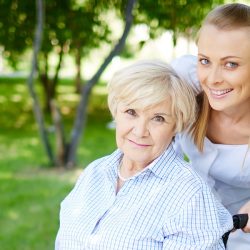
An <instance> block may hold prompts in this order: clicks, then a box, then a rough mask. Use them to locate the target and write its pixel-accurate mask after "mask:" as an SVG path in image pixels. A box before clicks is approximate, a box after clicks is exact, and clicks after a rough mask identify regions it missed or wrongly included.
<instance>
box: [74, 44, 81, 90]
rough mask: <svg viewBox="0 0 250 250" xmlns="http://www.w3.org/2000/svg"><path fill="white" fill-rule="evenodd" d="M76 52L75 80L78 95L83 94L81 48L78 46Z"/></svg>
mask: <svg viewBox="0 0 250 250" xmlns="http://www.w3.org/2000/svg"><path fill="white" fill-rule="evenodd" d="M77 47H78V48H77V51H76V80H75V87H76V93H80V92H81V46H80V45H78V46H77Z"/></svg>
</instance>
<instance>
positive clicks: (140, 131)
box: [133, 119, 149, 137]
mask: <svg viewBox="0 0 250 250" xmlns="http://www.w3.org/2000/svg"><path fill="white" fill-rule="evenodd" d="M133 133H134V134H135V135H136V136H137V137H144V136H148V135H149V130H148V124H147V122H146V121H145V120H143V119H138V120H137V121H136V122H135V123H134V127H133Z"/></svg>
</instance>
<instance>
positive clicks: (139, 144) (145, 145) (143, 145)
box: [129, 140, 150, 147]
mask: <svg viewBox="0 0 250 250" xmlns="http://www.w3.org/2000/svg"><path fill="white" fill-rule="evenodd" d="M129 141H130V142H131V143H133V144H134V145H136V146H139V147H148V146H150V145H149V144H141V143H137V142H135V141H132V140H129Z"/></svg>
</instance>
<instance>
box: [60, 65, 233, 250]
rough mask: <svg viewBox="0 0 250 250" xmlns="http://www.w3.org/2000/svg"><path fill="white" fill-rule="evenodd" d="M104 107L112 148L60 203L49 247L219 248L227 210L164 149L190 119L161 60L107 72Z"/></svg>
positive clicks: (187, 93) (184, 94) (179, 88)
mask: <svg viewBox="0 0 250 250" xmlns="http://www.w3.org/2000/svg"><path fill="white" fill-rule="evenodd" d="M108 104H109V108H110V111H111V113H112V115H113V118H114V120H115V122H116V142H117V147H118V149H117V150H115V151H114V152H113V153H112V154H111V155H108V156H105V157H103V158H100V159H98V160H96V161H94V162H92V163H91V164H90V165H89V166H88V167H87V168H86V169H85V170H84V172H83V173H82V175H81V176H80V177H79V179H78V181H77V183H76V186H75V187H74V189H73V190H72V191H71V193H70V194H69V195H68V196H67V197H66V198H65V199H64V201H63V202H62V204H61V211H60V228H59V231H58V234H57V239H56V249H57V250H59V249H60V250H63V249H64V250H69V249H70V250H72V249H75V250H76V249H77V250H79V249H95V250H97V249H100V250H105V249H106V250H122V249H124V250H125V249H126V250H128V249H145V250H146V249H171V250H172V249H185V250H187V249H195V250H197V249H224V246H223V242H222V240H221V237H222V235H223V234H224V233H225V232H226V231H228V230H229V229H230V228H231V227H232V219H231V216H230V214H229V213H228V212H227V210H226V209H225V208H224V207H222V206H221V205H220V204H219V203H218V202H217V200H216V199H215V198H214V196H213V195H212V194H211V192H210V189H209V188H208V186H207V185H206V184H205V182H203V181H202V179H201V178H200V177H199V176H198V175H197V174H196V173H195V172H193V170H191V169H190V167H189V166H188V165H187V163H186V162H184V161H183V160H182V159H181V158H179V157H178V156H177V155H176V154H175V151H174V150H173V147H172V139H173V137H174V136H175V133H177V132H181V131H183V130H186V129H187V126H188V124H190V122H192V121H194V120H195V111H196V108H195V97H194V95H193V93H192V91H191V90H190V89H189V87H188V86H187V84H185V83H183V82H182V81H181V80H180V78H179V77H178V76H177V75H176V73H175V72H174V71H173V69H172V68H171V67H170V66H168V65H166V64H164V63H162V62H159V61H142V62H138V63H136V64H133V65H131V66H129V67H127V68H125V69H123V70H121V71H119V72H117V73H116V74H115V75H114V77H113V79H112V80H111V82H110V83H109V85H108Z"/></svg>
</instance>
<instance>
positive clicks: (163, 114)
mask: <svg viewBox="0 0 250 250" xmlns="http://www.w3.org/2000/svg"><path fill="white" fill-rule="evenodd" d="M154 115H162V116H172V115H171V114H167V113H154Z"/></svg>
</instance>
